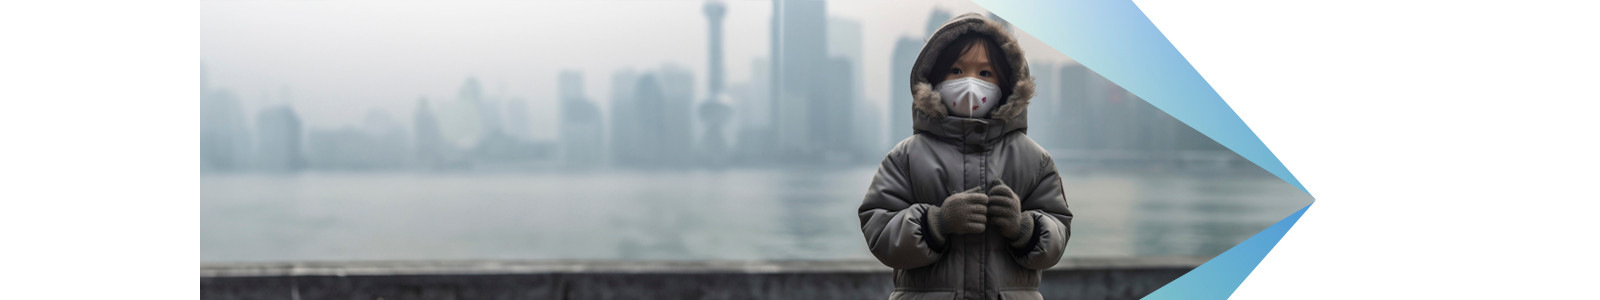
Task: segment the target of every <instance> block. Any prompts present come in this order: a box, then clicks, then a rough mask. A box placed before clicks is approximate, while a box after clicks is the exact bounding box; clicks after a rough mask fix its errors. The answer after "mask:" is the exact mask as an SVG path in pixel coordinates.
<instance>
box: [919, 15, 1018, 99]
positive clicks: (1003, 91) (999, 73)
mask: <svg viewBox="0 0 1600 300" xmlns="http://www.w3.org/2000/svg"><path fill="white" fill-rule="evenodd" d="M978 43H983V45H984V47H985V48H988V52H989V53H988V54H989V55H988V56H989V65H990V66H992V67H993V68H994V69H993V71H994V74H995V76H994V77H995V82H996V83H997V84H995V85H998V86H1000V103H995V107H999V106H1000V105H1005V104H1006V100H1007V99H1008V98H1011V89H1012V88H1013V87H1016V85H1017V81H1016V80H1017V79H1016V78H1012V77H1013V76H1016V74H1015V70H1012V69H1011V62H1010V61H1009V60H1007V59H1006V53H1005V50H1000V45H999V44H996V43H995V42H994V39H992V38H989V36H988V35H984V34H979V33H967V34H963V35H961V36H959V37H956V40H955V41H952V42H950V44H949V45H946V46H945V47H944V49H941V50H939V57H937V58H934V60H933V69H929V70H928V73H927V74H923V75H922V76H923V78H924V79H926V80H928V84H932V85H938V84H939V82H942V81H944V78H945V76H949V74H950V67H951V66H954V65H955V64H956V59H959V58H961V56H962V55H966V54H967V52H968V51H972V48H973V46H977V45H978Z"/></svg>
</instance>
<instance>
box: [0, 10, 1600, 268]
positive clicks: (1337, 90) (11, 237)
mask: <svg viewBox="0 0 1600 300" xmlns="http://www.w3.org/2000/svg"><path fill="white" fill-rule="evenodd" d="M1137 3H1138V4H1139V6H1140V7H1141V8H1142V9H1144V10H1145V12H1146V13H1147V14H1148V15H1149V16H1150V17H1151V19H1152V20H1153V21H1154V22H1155V24H1156V25H1157V26H1158V27H1159V28H1160V29H1161V30H1162V32H1163V33H1165V34H1166V35H1167V37H1168V38H1169V39H1171V40H1172V41H1173V43H1174V44H1175V45H1176V46H1177V47H1178V50H1179V51H1181V52H1183V54H1184V55H1185V57H1187V58H1188V59H1189V60H1190V61H1191V62H1192V63H1193V64H1194V65H1195V67H1196V68H1197V69H1199V70H1200V73H1201V74H1202V75H1204V76H1205V77H1206V79H1207V80H1209V81H1210V83H1211V84H1212V85H1213V86H1214V87H1215V88H1216V89H1217V90H1218V92H1219V93H1221V95H1222V97H1223V98H1224V99H1227V101H1228V102H1229V104H1230V105H1232V107H1233V108H1234V110H1236V111H1237V112H1238V113H1239V115H1240V116H1241V117H1242V118H1244V121H1245V122H1246V123H1247V124H1249V125H1250V126H1251V128H1252V129H1254V130H1255V132H1256V134H1257V135H1259V136H1260V137H1261V138H1262V140H1263V141H1264V142H1265V143H1266V144H1267V146H1268V147H1270V148H1271V149H1272V150H1273V151H1274V153H1276V154H1277V155H1278V157H1279V159H1281V160H1282V161H1283V163H1284V164H1285V165H1286V166H1288V168H1289V170H1290V171H1291V172H1293V173H1294V174H1295V175H1296V176H1298V177H1299V179H1300V181H1301V182H1302V183H1303V184H1304V185H1305V186H1306V188H1307V189H1309V190H1310V192H1311V193H1312V195H1313V196H1315V197H1316V198H1317V202H1316V203H1315V204H1314V205H1313V206H1312V208H1311V210H1310V211H1308V212H1307V213H1306V214H1305V215H1304V217H1302V218H1301V220H1300V222H1299V224H1297V225H1295V227H1294V228H1293V229H1292V230H1291V231H1290V232H1289V234H1288V235H1287V236H1286V237H1284V238H1283V240H1282V241H1281V242H1280V243H1279V244H1278V246H1277V248H1276V249H1274V250H1273V251H1272V253H1271V254H1270V255H1268V256H1267V258H1266V260H1265V261H1263V262H1262V263H1261V265H1260V267H1259V268H1258V269H1256V271H1255V272H1254V273H1253V274H1252V275H1251V276H1250V278H1249V279H1248V280H1246V281H1245V283H1244V284H1243V286H1241V287H1240V288H1239V290H1238V291H1237V292H1236V293H1235V294H1234V296H1235V297H1236V298H1240V299H1286V298H1288V299H1298V298H1550V297H1562V296H1566V297H1562V298H1582V297H1590V296H1593V295H1592V294H1591V293H1592V292H1593V291H1592V290H1591V289H1588V288H1587V287H1588V285H1590V284H1593V283H1594V282H1596V280H1597V279H1600V278H1597V276H1596V275H1593V274H1600V273H1597V272H1596V270H1597V268H1600V259H1597V258H1596V256H1597V255H1600V248H1597V246H1595V242H1594V240H1595V236H1597V235H1600V234H1596V232H1595V231H1596V229H1600V226H1596V225H1597V224H1600V222H1596V221H1594V220H1596V215H1597V210H1596V209H1597V208H1600V204H1596V202H1597V201H1596V200H1600V196H1596V194H1595V193H1596V187H1600V184H1596V183H1595V181H1596V179H1597V178H1596V176H1595V175H1592V174H1594V172H1595V170H1596V169H1597V168H1600V164H1597V159H1596V158H1594V155H1596V153H1600V149H1596V147H1595V146H1594V145H1593V144H1594V142H1595V141H1596V140H1597V137H1600V134H1597V133H1600V123H1597V122H1596V121H1594V120H1595V119H1596V117H1595V115H1596V114H1597V113H1600V112H1597V110H1596V108H1600V106H1597V105H1596V104H1595V103H1596V102H1597V101H1600V96H1597V91H1596V88H1600V80H1597V79H1600V76H1597V75H1596V74H1597V73H1596V72H1597V71H1600V60H1597V59H1596V57H1595V56H1596V55H1600V47H1597V46H1596V45H1595V43H1596V42H1597V41H1600V38H1596V37H1597V36H1600V30H1597V29H1596V28H1600V16H1597V15H1600V11H1597V10H1596V9H1595V8H1594V7H1580V6H1582V5H1584V3H1585V2H1579V1H1570V2H1555V1H1552V2H1532V1H1514V2H1513V1H1503V2H1501V3H1500V4H1476V3H1459V2H1454V1H1438V2H1427V3H1424V2H1421V1H1410V2H1400V1H1323V2H1308V1H1256V2H1252V1H1186V0H1159V1H1150V0H1145V1H1138V2H1137ZM198 11H199V5H198V4H197V3H195V2H192V1H188V2H152V1H138V2H125V1H102V2H99V3H83V2H76V1H75V2H51V1H34V2H26V1H13V2H6V4H4V5H0V45H3V46H0V100H4V101H0V141H3V143H0V175H3V176H4V180H3V181H0V182H3V184H0V205H3V208H0V237H3V239H4V245H5V246H4V247H0V249H3V250H0V259H3V260H4V261H5V264H4V265H5V267H4V272H0V282H4V287H5V288H6V290H7V291H6V294H5V295H6V296H5V297H6V298H17V299H40V298H63V297H65V298H93V297H94V296H105V298H129V297H132V298H158V299H168V298H193V297H197V296H198V289H197V286H198V282H197V281H198V279H197V278H196V277H197V275H198V274H197V272H198V265H199V260H198V257H199V245H198V232H199V229H198V228H197V226H198V224H199V222H198V220H197V218H198V207H199V201H198V200H199V188H198V170H199V168H198V160H196V159H195V157H196V156H197V155H198V149H199V147H198V135H197V133H198V130H197V129H198V128H197V125H198V109H197V107H198V105H197V104H198V101H196V99H197V98H196V96H197V94H198V93H197V92H198V89H197V88H198V86H197V84H198V80H199V77H198V73H197V72H196V71H197V62H196V60H195V58H196V57H199V51H198V50H199V47H198V45H199V44H198V41H197V37H198V33H199V28H198V17H197V16H198ZM111 149H114V150H116V151H108V150H111Z"/></svg>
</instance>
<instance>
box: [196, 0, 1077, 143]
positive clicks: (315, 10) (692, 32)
mask: <svg viewBox="0 0 1600 300" xmlns="http://www.w3.org/2000/svg"><path fill="white" fill-rule="evenodd" d="M630 3H632V2H630ZM634 4H641V5H628V6H622V7H620V8H617V7H615V6H613V5H606V4H605V2H604V1H575V2H531V3H522V2H465V3H460V2H448V3H446V2H428V1H422V2H402V3H387V2H385V3H381V4H376V5H375V3H368V2H364V1H333V2H280V1H240V2H234V1H206V2H204V3H202V5H201V9H202V14H201V15H202V24H203V26H202V32H201V48H202V53H201V60H202V61H204V62H205V65H206V68H207V70H206V72H207V73H208V77H209V78H208V80H209V81H210V84H211V85H212V86H214V87H221V88H227V89H230V90H233V91H234V92H235V93H236V94H237V96H238V97H239V98H240V99H239V100H240V105H241V106H242V108H243V109H244V110H246V111H256V110H259V109H261V108H264V107H270V106H274V105H282V104H285V103H288V104H291V105H292V106H294V107H295V108H297V109H298V110H299V111H300V114H301V117H302V118H303V121H304V122H305V125H306V127H307V128H339V127H345V126H359V125H360V124H361V123H362V118H361V117H362V116H363V115H365V114H367V113H368V111H369V110H372V109H378V110H382V111H385V112H386V113H388V114H390V115H394V116H410V115H412V114H414V113H415V112H414V109H415V107H416V101H417V99H418V98H420V97H425V98H428V99H432V100H434V102H439V101H441V100H448V99H452V98H454V96H455V95H456V93H457V89H458V88H459V85H460V83H461V80H462V79H463V78H466V77H469V76H470V77H475V78H478V79H479V80H480V81H481V82H482V86H483V92H484V93H485V94H486V95H487V96H490V97H495V98H501V99H510V98H520V99H523V100H525V101H526V106H527V108H528V109H529V112H528V116H527V118H528V121H529V123H528V125H529V126H531V127H532V128H531V130H530V131H529V132H528V133H527V134H528V135H529V136H530V137H533V138H537V139H541V140H555V139H557V138H558V136H559V134H558V126H557V123H558V118H557V114H556V112H557V111H558V109H557V108H556V107H558V106H559V104H558V103H559V101H560V100H559V97H558V92H557V90H558V89H557V87H556V86H555V84H554V83H555V82H556V81H557V80H556V79H557V78H556V77H557V74H559V73H560V72H561V71H562V70H574V71H579V72H582V73H583V74H584V78H583V82H584V83H585V86H584V90H586V91H591V92H590V94H589V95H587V96H588V97H589V98H590V99H591V100H593V101H595V104H596V105H598V106H600V108H601V109H602V110H605V111H609V108H610V105H611V103H610V101H611V99H610V98H609V97H606V95H603V94H596V93H595V91H610V90H611V89H612V87H611V86H610V85H611V81H612V80H609V79H610V78H609V75H608V74H610V73H611V72H614V71H616V70H618V69H630V68H631V69H652V68H658V67H660V66H661V65H663V64H672V65H676V66H681V67H684V68H687V69H688V70H689V71H690V72H691V73H693V75H694V76H695V81H696V82H701V83H704V82H707V81H706V80H707V79H706V76H707V75H708V73H707V72H706V69H705V68H706V65H707V63H706V59H707V57H706V54H705V53H706V50H707V49H706V39H707V36H706V26H707V24H706V22H705V17H704V14H703V12H702V11H701V10H702V6H703V4H704V1H662V2H642V3H634ZM726 5H727V7H728V12H727V14H726V17H725V21H724V23H725V24H726V25H725V29H724V31H725V33H724V39H725V40H724V47H725V49H724V53H725V54H724V55H725V57H726V58H725V60H724V72H725V74H726V78H725V79H724V83H725V84H726V85H730V86H731V85H733V84H739V83H748V82H750V81H751V80H752V79H755V78H754V76H752V70H753V68H751V64H752V63H753V62H755V61H756V60H758V59H759V60H765V61H770V58H769V57H768V56H770V40H769V39H770V31H769V30H770V17H771V14H772V2H770V1H728V2H726ZM374 7H379V8H381V9H373V8H374ZM933 9H944V10H947V11H950V12H952V13H956V12H966V11H977V12H982V11H984V10H983V9H982V8H980V7H978V6H976V5H974V4H972V3H970V2H967V1H934V2H916V3H899V2H892V1H828V2H827V5H826V10H827V15H828V18H829V19H830V20H839V21H844V22H853V23H856V24H858V25H859V27H860V31H861V33H860V45H861V46H860V47H861V50H859V51H861V53H860V55H861V57H860V59H861V60H862V62H857V63H856V64H857V68H858V69H857V71H856V72H858V73H859V74H860V76H859V78H857V79H858V80H857V82H859V83H860V84H859V85H858V86H857V89H859V92H858V94H860V95H861V97H862V99H859V100H860V101H861V102H863V103H864V104H865V105H868V106H869V107H870V108H872V109H873V110H875V111H876V112H877V113H878V114H883V115H885V116H887V115H888V111H889V110H892V109H894V108H890V107H888V101H889V100H888V98H889V97H890V96H889V89H890V86H891V84H890V82H889V76H890V75H889V70H888V69H889V68H890V65H889V63H890V60H889V59H890V54H891V53H890V51H891V50H892V47H893V46H894V43H895V42H896V41H897V40H898V39H899V38H900V37H901V36H916V37H917V38H920V36H922V35H925V34H926V32H925V31H926V29H925V28H924V27H925V26H926V24H927V22H928V20H927V18H928V13H929V12H931V11H932V10H933ZM536 11H561V12H562V13H559V14H556V13H527V12H536ZM618 19H631V20H634V21H630V22H616V21H615V20H618ZM284 20H293V22H285V21H284ZM618 23H625V24H649V25H648V26H644V25H631V26H617V25H616V24H618ZM818 26H825V25H824V24H819V25H818ZM573 27H583V28H585V30H583V32H579V31H576V30H570V29H560V28H573ZM1020 35H1021V37H1020V39H1021V43H1022V45H1023V46H1024V48H1025V49H1028V51H1029V59H1030V61H1033V62H1042V61H1068V59H1067V58H1066V57H1065V56H1062V55H1061V54H1060V53H1059V52H1056V51H1054V50H1053V49H1050V48H1049V47H1048V46H1044V45H1043V44H1042V43H1039V42H1038V41H1037V40H1036V39H1033V38H1032V37H1030V36H1027V35H1026V34H1020ZM642 49H648V50H642ZM705 89H706V87H705V85H704V84H699V85H696V86H694V95H695V97H696V99H695V101H696V102H697V103H698V102H699V101H701V100H703V99H701V98H703V97H704V96H705ZM436 104H437V103H436ZM736 109H737V108H736ZM253 117H254V116H253V115H250V116H247V118H253ZM399 119H401V120H400V121H401V122H402V125H403V126H408V127H409V126H411V124H410V122H411V120H410V119H409V118H399ZM251 121H252V122H253V120H251ZM879 126H888V124H881V125H879Z"/></svg>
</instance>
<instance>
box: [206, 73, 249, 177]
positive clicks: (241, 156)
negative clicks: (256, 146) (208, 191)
mask: <svg viewBox="0 0 1600 300" xmlns="http://www.w3.org/2000/svg"><path fill="white" fill-rule="evenodd" d="M202 76H204V75H202ZM245 124H246V121H245V116H244V108H243V107H242V106H241V105H240V102H239V96H237V95H235V94H234V93H233V91H230V90H226V89H219V90H208V91H205V92H204V93H203V94H201V96H200V168H201V170H220V171H231V170H239V169H243V168H246V167H247V165H248V163H249V162H250V160H249V159H248V158H249V155H250V153H251V151H250V144H251V143H250V129H249V128H248V126H246V125H245Z"/></svg>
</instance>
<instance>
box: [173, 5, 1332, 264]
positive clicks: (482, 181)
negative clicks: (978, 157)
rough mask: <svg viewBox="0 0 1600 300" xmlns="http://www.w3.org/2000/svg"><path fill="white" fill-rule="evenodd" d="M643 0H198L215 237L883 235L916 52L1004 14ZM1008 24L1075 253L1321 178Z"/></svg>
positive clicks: (1154, 241) (775, 242) (819, 253)
mask: <svg viewBox="0 0 1600 300" xmlns="http://www.w3.org/2000/svg"><path fill="white" fill-rule="evenodd" d="M624 3H626V4H627V5H617V4H618V3H616V2H614V1H526V2H521V1H405V2H385V1H204V2H202V3H201V31H202V32H201V43H200V44H201V57H200V58H199V59H200V61H201V64H202V69H201V80H202V82H201V90H200V93H201V111H200V119H201V124H200V125H201V126H200V127H201V132H200V137H201V138H200V152H201V157H200V158H199V159H200V160H201V168H202V169H201V174H202V177H201V178H202V179H201V184H202V213H201V218H202V238H201V243H202V260H204V261H263V260H265V261H273V260H341V259H477V258H517V259H522V258H532V259H538V258H548V259H567V258H594V259H865V258H870V254H868V253H866V252H865V249H864V247H863V246H862V245H861V236H860V232H859V228H856V226H855V223H856V222H858V221H857V220H855V218H856V216H855V215H854V207H855V206H856V205H858V204H859V203H860V200H861V195H862V192H864V191H865V187H866V185H867V183H868V182H869V181H870V180H871V176H872V174H873V171H874V170H875V168H876V167H877V165H878V163H879V161H880V160H881V159H882V158H883V155H884V153H885V152H887V151H888V150H889V149H890V147H892V146H893V145H894V143H896V142H898V141H900V140H902V139H904V138H906V137H908V136H910V135H911V134H912V132H911V129H910V127H911V121H910V117H909V114H910V109H911V108H910V95H909V87H908V83H907V80H908V78H909V74H908V72H909V69H910V64H911V61H913V60H915V58H916V54H917V52H918V51H919V50H920V48H921V46H922V42H923V41H922V39H923V38H924V37H925V36H926V35H927V34H929V32H930V31H931V30H932V29H934V28H936V27H937V26H938V25H939V24H940V23H942V22H943V21H944V20H946V19H948V18H949V17H951V16H953V15H957V14H961V13H965V12H980V13H982V12H984V11H983V10H982V9H981V8H980V7H977V6H976V5H974V4H972V3H970V2H966V1H928V2H921V1H919V2H904V1H887V0H882V1H811V0H774V1H725V2H724V1H689V0H684V1H625V2H624ZM991 17H995V16H992V15H991ZM1013 31H1014V32H1015V33H1016V34H1017V36H1018V37H1019V43H1021V45H1022V47H1023V48H1024V50H1025V51H1026V52H1027V55H1028V63H1029V68H1030V69H1031V70H1032V75H1033V76H1034V79H1035V82H1036V84H1037V93H1036V96H1035V98H1034V100H1033V103H1032V105H1030V107H1029V112H1028V114H1029V118H1028V122H1029V129H1028V135H1029V136H1030V137H1031V138H1033V139H1034V140H1036V141H1038V143H1039V144H1040V145H1041V146H1044V147H1045V148H1046V149H1048V150H1049V151H1050V152H1051V153H1052V155H1053V157H1054V158H1055V159H1056V160H1057V165H1058V166H1059V168H1060V169H1061V172H1062V174H1063V176H1062V177H1063V179H1064V182H1065V183H1066V186H1067V187H1068V190H1067V194H1068V199H1069V203H1070V205H1071V206H1072V208H1073V210H1074V211H1075V212H1077V213H1078V214H1079V215H1080V216H1083V217H1080V218H1079V221H1077V223H1075V224H1074V228H1075V230H1081V231H1078V232H1075V234H1074V241H1073V243H1072V244H1069V246H1068V247H1069V251H1068V252H1069V253H1068V255H1069V256H1148V255H1182V256H1199V257H1209V256H1213V255H1216V254H1217V253H1220V252H1221V251H1222V250H1225V249H1227V247H1230V246H1231V245H1233V244H1236V243H1237V242H1238V241H1241V240H1243V239H1244V238H1245V237H1248V236H1250V235H1251V234H1254V233H1255V232H1256V231H1259V230H1260V229H1262V228H1265V227H1266V226H1267V225H1270V224H1271V223H1272V222H1273V221H1276V220H1277V219H1278V218H1281V217H1282V216H1283V215H1286V214H1287V213H1288V212H1292V211H1294V210H1295V209H1298V208H1300V207H1301V206H1303V205H1304V203H1307V202H1309V197H1308V196H1305V195H1304V194H1303V193H1302V192H1300V191H1299V190H1298V189H1296V188H1294V187H1292V186H1289V185H1287V184H1286V183H1283V182H1282V181H1281V180H1279V179H1277V178H1276V177H1273V176H1271V175H1269V174H1266V173H1265V172H1264V171H1262V170H1261V169H1259V168H1257V167H1255V166H1254V165H1252V164H1251V163H1250V162H1248V161H1246V160H1244V159H1242V158H1240V157H1239V156H1238V155H1236V154H1234V153H1232V152H1231V151H1228V150H1227V149H1225V148H1223V147H1222V146H1220V145H1218V144H1216V143H1215V142H1213V141H1211V140H1210V139H1209V138H1207V137H1205V136H1204V135H1201V134H1199V133H1198V132H1195V131H1194V130H1193V129H1190V128H1189V127H1187V126H1185V125H1184V124H1182V123H1181V122H1178V121H1177V120H1176V119H1173V118H1172V117H1171V116H1169V115H1167V114H1165V113H1163V112H1161V111H1160V110H1157V109H1155V108H1154V107H1152V106H1150V105H1149V104H1148V103H1146V102H1144V101H1143V100H1141V99H1139V98H1138V97H1137V96H1136V95H1134V94H1132V93H1130V92H1128V91H1126V90H1123V89H1121V88H1120V87H1118V86H1117V85H1115V84H1114V83H1112V82H1110V81H1108V80H1106V79H1105V78H1103V77H1100V76H1099V75H1097V74H1095V73H1094V72H1093V71H1092V70H1089V69H1088V68H1086V67H1084V66H1083V65H1080V64H1078V63H1076V62H1074V61H1072V60H1071V59H1070V58H1068V57H1066V56H1065V55H1063V54H1061V53H1059V52H1057V51H1055V50H1053V49H1051V48H1050V47H1048V46H1046V45H1044V44H1042V43H1040V42H1039V41H1038V40H1037V39H1034V38H1032V37H1031V36H1029V35H1027V34H1026V33H1025V32H1022V31H1019V30H1015V29H1014V28H1013ZM574 191H587V192H584V193H577V192H574ZM1301 200H1303V201H1301ZM710 216H716V217H710ZM774 220H776V221H774ZM596 228H605V232H608V233H610V234H605V235H598V236H596V235H592V234H589V233H591V232H592V230H596ZM580 240H581V242H579V241H580ZM558 241H559V242H560V243H558ZM569 243H579V244H581V245H579V244H569ZM574 245H576V246H574ZM715 245H720V246H715Z"/></svg>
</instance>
